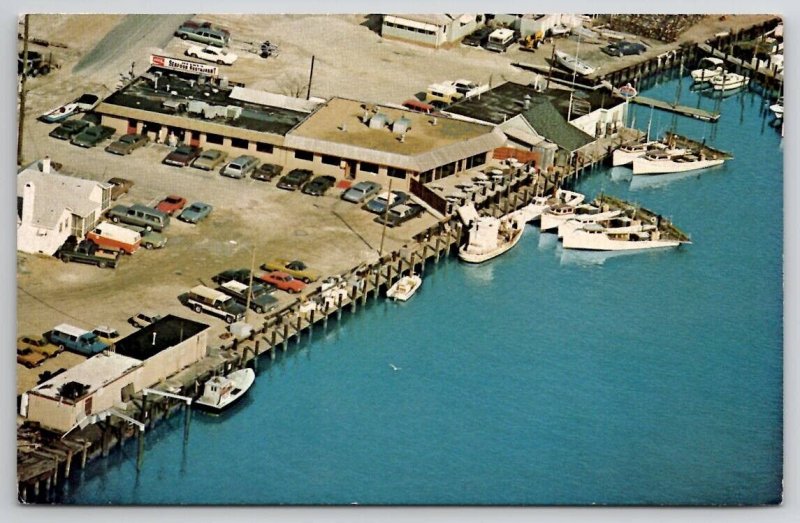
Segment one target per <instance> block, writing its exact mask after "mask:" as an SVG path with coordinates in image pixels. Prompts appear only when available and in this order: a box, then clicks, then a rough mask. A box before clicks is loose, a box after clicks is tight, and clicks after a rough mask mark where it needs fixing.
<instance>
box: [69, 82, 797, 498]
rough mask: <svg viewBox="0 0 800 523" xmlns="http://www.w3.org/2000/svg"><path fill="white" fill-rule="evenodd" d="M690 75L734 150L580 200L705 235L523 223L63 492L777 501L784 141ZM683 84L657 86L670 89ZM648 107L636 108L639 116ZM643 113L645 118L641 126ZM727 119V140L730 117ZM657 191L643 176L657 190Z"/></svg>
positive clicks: (171, 423) (722, 144)
mask: <svg viewBox="0 0 800 523" xmlns="http://www.w3.org/2000/svg"><path fill="white" fill-rule="evenodd" d="M680 82H681V90H680V103H681V104H684V105H696V106H697V105H699V106H700V107H702V108H706V109H710V110H713V109H714V107H715V106H718V107H719V110H720V111H721V112H722V118H721V119H720V121H719V123H717V124H708V123H704V122H701V121H697V120H691V119H687V118H684V117H674V116H673V115H670V114H667V113H662V112H659V111H656V112H655V113H654V114H653V117H652V125H651V129H652V132H653V134H656V133H658V132H663V131H667V130H674V131H675V132H677V133H679V134H683V135H686V136H689V137H691V138H694V139H698V140H701V139H706V141H707V143H708V144H709V145H711V146H713V147H716V148H719V149H722V150H726V151H730V152H732V153H733V154H734V156H735V159H733V160H731V161H729V162H727V163H726V164H724V165H723V166H721V167H716V168H712V169H708V170H705V171H700V172H696V173H692V174H689V175H681V176H680V177H678V178H670V177H659V178H653V179H647V180H641V181H640V180H632V179H631V176H630V171H629V170H627V169H625V168H615V169H597V170H595V171H594V172H593V173H590V174H589V173H587V175H586V176H585V177H584V178H583V179H582V180H581V181H580V182H579V183H578V185H577V189H578V190H581V191H583V192H586V193H587V195H588V196H590V197H591V196H594V195H596V194H598V193H600V192H604V193H607V194H610V195H614V196H617V197H621V198H623V199H627V200H630V201H634V202H637V203H639V204H640V205H642V206H643V207H646V208H648V209H651V210H654V211H656V212H659V213H662V214H663V215H664V216H667V217H669V218H671V219H672V220H673V222H674V223H675V224H676V225H677V226H678V227H680V228H681V229H683V230H684V231H686V232H687V233H689V234H690V235H691V237H692V241H693V243H692V244H691V245H684V246H682V247H680V248H679V249H676V250H666V251H658V252H646V253H637V254H627V255H624V256H612V255H602V254H597V253H576V252H569V251H563V250H562V248H561V246H560V245H559V244H558V242H557V240H556V239H555V236H554V235H545V234H540V233H539V232H538V230H537V229H536V228H535V227H533V226H529V227H528V229H527V230H526V232H525V235H524V237H523V239H522V241H521V242H520V244H519V245H518V246H517V247H516V248H515V249H514V250H512V251H510V252H509V253H507V254H506V255H504V256H503V257H501V258H498V259H496V260H493V261H491V262H489V263H486V264H482V265H479V266H468V265H465V264H462V263H459V262H458V261H457V260H456V259H455V258H451V259H448V260H447V261H442V262H440V263H439V264H438V266H434V265H429V266H428V267H427V270H426V272H425V275H424V282H423V285H422V288H421V289H420V291H419V292H418V293H417V295H416V296H415V297H414V298H413V299H411V300H410V301H409V302H407V303H393V302H389V301H386V300H384V299H382V298H381V299H379V300H377V301H374V302H373V301H371V302H370V304H369V305H368V306H367V307H365V308H359V310H358V312H357V313H356V314H355V315H351V314H350V313H349V311H348V312H347V313H345V314H344V316H343V320H342V322H341V323H338V324H337V323H336V322H335V321H331V322H330V323H329V325H328V328H327V331H323V329H322V328H321V326H320V327H319V328H318V329H316V330H315V331H314V333H313V337H312V339H311V340H310V341H309V340H308V337H307V336H304V337H303V341H302V343H301V344H300V345H294V343H292V344H291V345H290V350H289V351H288V352H287V353H285V354H278V357H277V359H276V360H275V361H273V362H270V360H269V359H268V358H262V359H261V362H260V369H259V376H258V378H257V380H256V384H255V385H254V387H253V388H252V389H251V390H250V392H249V394H248V396H247V397H246V398H245V399H244V400H243V402H242V403H241V404H240V405H237V406H236V407H235V408H234V409H233V410H231V411H229V412H227V413H225V414H223V415H221V416H212V415H208V414H202V413H195V414H194V415H193V417H192V421H191V427H190V433H189V438H188V441H184V439H183V416H181V415H179V416H174V417H173V418H171V419H168V420H166V421H164V422H162V423H160V424H159V425H158V426H157V427H155V428H154V429H153V430H152V431H149V432H148V433H147V435H146V452H145V456H144V462H143V466H142V470H141V471H140V472H138V473H137V471H136V443H135V441H133V440H132V441H129V442H128V443H127V444H126V445H125V446H124V447H123V448H122V449H117V450H116V451H114V452H112V454H111V456H109V458H107V459H100V460H95V461H93V462H91V463H90V464H89V465H88V466H87V467H86V469H85V470H82V471H80V470H75V469H73V472H72V478H71V479H70V480H69V481H68V482H67V484H66V485H65V487H64V489H63V491H62V492H60V493H59V495H58V499H57V501H58V502H62V503H67V504H218V503H219V504H351V503H358V504H540V505H550V504H556V505H561V504H591V503H596V504H614V505H626V504H648V505H649V504H657V505H658V504H670V505H675V504H677V505H702V504H762V503H775V502H777V501H779V500H780V497H781V488H782V487H781V481H782V428H783V427H782V408H783V403H782V385H783V384H782V371H783V369H782V358H783V354H782V351H783V348H782V338H783V326H782V307H783V305H782V302H783V294H782V236H783V221H782V216H783V203H782V202H783V195H782V185H783V171H782V164H783V159H782V156H783V151H782V143H781V136H780V132H779V131H777V130H776V129H774V128H772V127H770V125H769V121H770V116H768V115H764V111H765V110H766V106H765V104H764V100H763V99H762V98H761V97H760V96H759V95H758V94H756V93H750V92H745V93H741V94H736V95H733V96H729V97H726V98H725V99H723V100H715V99H713V98H710V97H707V96H706V95H704V94H700V93H696V92H691V91H689V90H688V85H689V82H688V81H687V79H686V78H684V79H683V80H682V81H680ZM678 87H679V80H677V79H673V80H665V81H662V82H661V83H659V84H657V85H655V86H653V87H651V88H649V89H647V90H646V91H645V92H644V93H643V94H645V95H646V96H649V97H653V98H660V99H662V100H668V101H673V100H674V99H675V98H676V96H677V93H678V92H679V90H678ZM650 113H651V111H650V109H649V108H642V107H638V108H634V107H633V106H631V119H633V118H634V117H635V119H636V126H637V127H639V128H641V129H644V128H645V127H646V126H647V122H648V120H650ZM634 115H635V116H634ZM714 125H716V129H714ZM643 182H644V183H643Z"/></svg>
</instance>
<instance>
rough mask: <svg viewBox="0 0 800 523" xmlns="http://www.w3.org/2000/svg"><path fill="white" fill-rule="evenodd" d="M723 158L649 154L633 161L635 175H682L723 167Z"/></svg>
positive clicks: (687, 154) (701, 155)
mask: <svg viewBox="0 0 800 523" xmlns="http://www.w3.org/2000/svg"><path fill="white" fill-rule="evenodd" d="M724 161H725V160H724V159H723V158H706V157H705V156H704V155H703V154H694V153H684V154H678V155H674V154H672V155H671V154H667V153H664V152H654V153H648V154H646V155H645V156H643V157H641V158H635V159H634V160H633V174H634V175H639V174H666V173H682V172H686V171H694V170H697V169H705V168H707V167H714V166H715V165H721V164H722V163H723V162H724Z"/></svg>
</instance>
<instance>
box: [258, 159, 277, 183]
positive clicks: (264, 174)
mask: <svg viewBox="0 0 800 523" xmlns="http://www.w3.org/2000/svg"><path fill="white" fill-rule="evenodd" d="M282 171H283V167H281V166H280V165H275V164H274V163H262V164H261V165H259V166H258V168H257V169H256V170H255V171H253V174H251V175H250V177H251V178H253V179H254V180H261V181H262V182H269V181H272V179H273V178H275V177H276V176H280V174H281V172H282Z"/></svg>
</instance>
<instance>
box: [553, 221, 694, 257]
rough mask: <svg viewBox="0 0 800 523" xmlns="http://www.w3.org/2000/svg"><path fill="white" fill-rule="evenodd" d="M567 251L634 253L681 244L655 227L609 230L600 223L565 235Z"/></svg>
mask: <svg viewBox="0 0 800 523" xmlns="http://www.w3.org/2000/svg"><path fill="white" fill-rule="evenodd" d="M563 241H564V248H565V249H578V250H588V251H633V250H644V249H662V248H666V247H677V246H678V245H680V244H681V243H684V242H681V241H679V240H676V239H671V238H667V237H664V236H663V235H662V233H661V231H659V230H658V228H657V227H656V226H655V225H651V224H645V225H639V226H629V227H621V228H616V229H609V228H606V227H603V226H602V225H600V224H599V223H588V224H586V225H584V226H583V227H580V228H578V229H575V230H573V231H570V232H568V233H567V234H565V235H564V240H563Z"/></svg>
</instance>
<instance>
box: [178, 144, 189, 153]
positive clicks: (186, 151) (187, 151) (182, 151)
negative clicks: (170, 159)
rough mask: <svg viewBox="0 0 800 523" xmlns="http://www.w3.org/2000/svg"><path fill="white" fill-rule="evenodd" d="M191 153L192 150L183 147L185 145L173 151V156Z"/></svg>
mask: <svg viewBox="0 0 800 523" xmlns="http://www.w3.org/2000/svg"><path fill="white" fill-rule="evenodd" d="M191 152H192V149H191V148H189V147H187V146H185V145H182V146H180V147H178V148H177V149H175V154H191Z"/></svg>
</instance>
